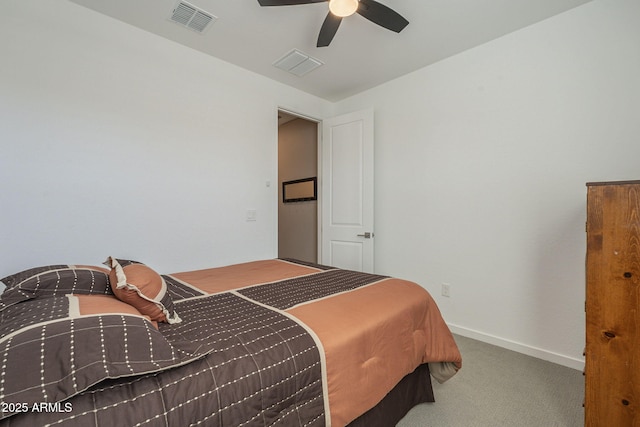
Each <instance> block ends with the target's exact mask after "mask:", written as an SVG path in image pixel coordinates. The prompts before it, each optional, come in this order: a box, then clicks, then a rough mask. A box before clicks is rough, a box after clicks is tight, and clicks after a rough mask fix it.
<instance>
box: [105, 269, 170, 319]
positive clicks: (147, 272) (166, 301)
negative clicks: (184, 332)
mask: <svg viewBox="0 0 640 427" xmlns="http://www.w3.org/2000/svg"><path fill="white" fill-rule="evenodd" d="M105 264H106V265H108V266H109V267H111V271H110V272H109V281H110V282H111V289H112V290H113V293H114V294H115V296H116V297H118V299H120V300H121V301H123V302H126V303H127V304H130V305H132V306H134V307H135V308H137V309H138V311H140V313H142V314H143V315H145V316H149V317H150V318H151V320H155V321H157V322H166V323H179V322H180V321H181V319H180V317H179V316H178V314H177V313H176V312H175V310H174V307H173V301H172V300H171V296H170V294H169V292H168V291H167V284H166V282H165V281H164V279H163V278H162V276H160V275H159V274H158V273H156V272H155V271H154V270H153V269H151V268H150V267H148V266H146V265H144V264H142V263H140V262H137V261H130V260H123V259H116V258H113V257H109V258H107V261H105Z"/></svg>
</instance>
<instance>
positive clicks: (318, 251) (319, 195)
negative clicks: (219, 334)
mask: <svg viewBox="0 0 640 427" xmlns="http://www.w3.org/2000/svg"><path fill="white" fill-rule="evenodd" d="M280 111H282V112H283V113H285V114H289V115H292V116H296V117H298V118H300V119H304V120H307V121H310V122H313V123H315V124H316V129H317V136H316V138H317V141H318V143H317V144H316V150H317V153H316V154H317V158H318V164H317V165H316V176H317V178H318V180H317V190H318V192H317V200H316V203H317V206H316V209H317V212H316V232H317V238H316V240H317V248H316V262H317V263H320V259H321V258H322V252H321V251H322V121H323V119H320V118H317V117H314V116H310V115H308V114H304V113H300V112H298V111H296V110H295V109H290V108H287V107H281V106H278V107H277V110H276V112H280ZM278 133H279V130H278ZM277 136H279V135H277ZM276 144H277V138H276ZM277 159H278V157H277V156H276V172H277V170H278V168H279V167H280V165H278V164H277ZM276 181H277V180H276ZM277 185H280V183H277ZM276 200H277V197H276ZM277 209H278V206H277V205H276V237H277V236H278V230H277V227H278V220H279V218H278V216H279V215H278V214H277ZM276 252H277V245H276Z"/></svg>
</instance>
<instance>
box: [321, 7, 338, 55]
mask: <svg viewBox="0 0 640 427" xmlns="http://www.w3.org/2000/svg"><path fill="white" fill-rule="evenodd" d="M340 22H342V18H341V17H339V16H335V15H334V14H333V13H331V12H329V13H327V17H326V18H324V22H323V23H322V28H320V34H318V43H317V44H316V47H325V46H329V43H331V40H333V36H335V35H336V31H338V27H339V26H340Z"/></svg>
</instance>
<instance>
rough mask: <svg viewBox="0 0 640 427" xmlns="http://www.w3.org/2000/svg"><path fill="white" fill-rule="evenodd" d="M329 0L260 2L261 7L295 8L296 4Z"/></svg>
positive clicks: (266, 0) (275, 0)
mask: <svg viewBox="0 0 640 427" xmlns="http://www.w3.org/2000/svg"><path fill="white" fill-rule="evenodd" d="M326 1H327V0H258V3H260V6H293V5H296V4H310V3H322V2H326Z"/></svg>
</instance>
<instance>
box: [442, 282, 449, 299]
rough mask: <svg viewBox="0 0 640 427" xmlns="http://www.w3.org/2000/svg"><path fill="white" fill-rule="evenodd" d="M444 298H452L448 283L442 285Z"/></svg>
mask: <svg viewBox="0 0 640 427" xmlns="http://www.w3.org/2000/svg"><path fill="white" fill-rule="evenodd" d="M442 296H443V297H447V298H448V297H450V296H451V285H450V284H448V283H443V284H442Z"/></svg>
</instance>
